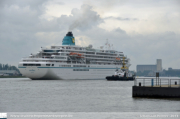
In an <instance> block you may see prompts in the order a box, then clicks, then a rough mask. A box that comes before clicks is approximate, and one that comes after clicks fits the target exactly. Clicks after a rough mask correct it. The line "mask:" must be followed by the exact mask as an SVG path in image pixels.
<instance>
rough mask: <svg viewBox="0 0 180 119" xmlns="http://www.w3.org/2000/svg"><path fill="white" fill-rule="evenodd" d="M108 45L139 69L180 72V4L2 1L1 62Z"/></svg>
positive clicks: (170, 0) (156, 0)
mask: <svg viewBox="0 0 180 119" xmlns="http://www.w3.org/2000/svg"><path fill="white" fill-rule="evenodd" d="M68 31H72V33H73V35H74V37H75V39H76V45H79V46H88V45H89V44H92V45H93V48H99V46H102V45H104V44H105V43H106V40H107V39H108V42H109V43H110V44H113V48H114V49H115V50H118V51H122V52H123V53H124V54H125V56H127V57H128V58H130V62H131V66H130V70H136V65H140V64H156V59H162V68H163V69H166V70H167V69H168V68H169V67H172V68H173V69H180V1H179V0H98V1H97V0H66V1H65V0H0V54H1V57H0V63H2V64H9V65H15V66H18V62H20V61H21V58H23V57H27V56H29V55H30V54H31V53H33V54H35V53H37V52H38V51H40V47H50V46H51V45H61V44H62V40H63V38H64V36H65V35H66V33H67V32H68Z"/></svg>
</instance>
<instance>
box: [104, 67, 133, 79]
mask: <svg viewBox="0 0 180 119" xmlns="http://www.w3.org/2000/svg"><path fill="white" fill-rule="evenodd" d="M106 79H107V80H108V81H134V79H135V74H134V75H132V76H128V75H127V73H126V71H122V70H120V71H118V70H116V71H115V75H112V76H107V77H106Z"/></svg>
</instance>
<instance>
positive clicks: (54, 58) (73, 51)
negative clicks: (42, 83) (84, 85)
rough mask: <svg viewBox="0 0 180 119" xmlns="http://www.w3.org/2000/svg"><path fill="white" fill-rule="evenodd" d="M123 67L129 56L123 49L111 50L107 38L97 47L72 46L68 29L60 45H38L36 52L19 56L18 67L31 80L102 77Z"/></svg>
mask: <svg viewBox="0 0 180 119" xmlns="http://www.w3.org/2000/svg"><path fill="white" fill-rule="evenodd" d="M123 64H125V67H126V70H127V69H128V68H129V66H130V59H129V58H127V57H126V56H124V54H123V52H119V51H116V50H113V49H112V48H111V45H110V44H109V43H108V41H107V42H106V43H105V45H104V46H100V48H99V49H95V48H93V46H92V45H89V46H88V47H81V46H77V45H75V38H74V36H73V34H72V32H70V31H69V32H68V33H67V34H66V36H65V37H64V39H63V41H62V45H61V46H51V47H50V48H43V47H41V49H40V51H39V52H38V53H36V54H31V55H29V56H28V57H24V58H22V61H20V62H19V64H18V68H19V70H20V72H21V73H22V75H23V76H26V77H28V78H30V79H32V80H41V79H42V80H45V79H48V80H53V79H105V78H106V76H109V75H113V74H114V71H115V70H117V69H120V68H121V67H122V66H123V67H124V65H123Z"/></svg>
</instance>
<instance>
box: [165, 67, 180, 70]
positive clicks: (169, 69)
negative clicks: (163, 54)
mask: <svg viewBox="0 0 180 119" xmlns="http://www.w3.org/2000/svg"><path fill="white" fill-rule="evenodd" d="M168 71H180V69H173V68H171V67H169V68H168Z"/></svg>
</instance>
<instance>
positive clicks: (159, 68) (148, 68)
mask: <svg viewBox="0 0 180 119" xmlns="http://www.w3.org/2000/svg"><path fill="white" fill-rule="evenodd" d="M136 71H137V72H139V71H141V72H144V71H151V72H156V71H158V72H161V71H162V59H157V62H156V64H155V65H153V64H152V65H151V64H150V65H137V66H136Z"/></svg>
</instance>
